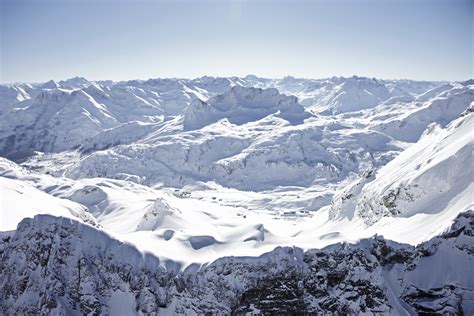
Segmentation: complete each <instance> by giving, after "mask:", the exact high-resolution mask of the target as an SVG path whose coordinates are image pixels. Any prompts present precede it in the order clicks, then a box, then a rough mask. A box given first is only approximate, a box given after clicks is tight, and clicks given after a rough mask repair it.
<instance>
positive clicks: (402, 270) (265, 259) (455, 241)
mask: <svg viewBox="0 0 474 316" xmlns="http://www.w3.org/2000/svg"><path fill="white" fill-rule="evenodd" d="M473 225H474V214H473V212H472V211H471V212H466V213H463V214H460V215H459V216H458V218H457V219H456V220H455V222H454V224H453V225H452V226H451V228H450V229H449V230H448V231H446V232H445V233H443V234H442V235H440V236H439V237H436V238H434V239H432V240H430V241H427V242H425V243H423V244H421V245H419V246H417V247H413V246H408V245H403V244H397V243H394V242H390V241H387V240H384V239H383V238H382V237H375V238H371V239H365V240H361V241H360V242H358V243H356V244H336V245H333V246H330V247H327V248H324V249H312V250H308V251H306V252H304V251H303V250H301V249H299V248H277V249H275V250H274V251H272V252H269V253H266V254H264V255H262V256H260V257H254V258H249V257H226V258H221V259H218V260H216V261H214V262H213V263H210V264H208V265H204V266H201V267H199V266H189V267H188V268H187V269H185V270H182V269H180V266H179V264H176V263H173V262H172V261H166V260H165V261H162V260H159V259H158V258H156V257H154V256H153V255H150V254H143V253H140V252H139V251H138V250H136V249H135V248H134V247H133V246H131V245H129V244H127V243H123V242H120V241H117V240H115V239H113V238H111V237H110V236H108V235H107V234H106V233H104V232H102V231H100V230H98V229H95V228H93V227H91V226H88V225H85V224H81V223H79V222H76V221H73V220H70V219H65V218H60V217H52V216H48V215H41V216H36V217H35V218H34V219H26V220H23V221H22V222H21V223H20V224H19V226H18V229H17V230H16V231H15V232H14V233H13V234H10V235H4V236H3V237H2V239H1V241H0V256H1V260H0V268H1V270H2V272H3V273H2V274H1V276H0V288H1V291H0V298H1V299H0V310H1V311H2V313H5V314H25V313H26V314H42V313H45V314H50V313H55V314H66V313H67V314H84V313H94V314H104V313H108V314H115V313H126V314H129V315H133V314H141V313H144V314H150V313H153V314H154V313H158V314H186V315H190V314H205V313H212V314H230V313H237V314H240V313H249V312H253V313H257V314H271V313H278V314H286V313H298V314H299V313H349V314H353V313H382V314H410V313H435V314H446V313H449V314H465V315H469V314H471V313H472V312H474V305H473V303H472V299H471V298H472V295H473V294H474V293H473V291H474V279H473V275H472V273H470V271H469V269H470V266H472V260H473V259H474V257H473V256H474V251H473V248H472V245H473V242H474V240H473V238H474V234H473Z"/></svg>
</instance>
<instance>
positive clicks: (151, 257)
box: [0, 76, 474, 314]
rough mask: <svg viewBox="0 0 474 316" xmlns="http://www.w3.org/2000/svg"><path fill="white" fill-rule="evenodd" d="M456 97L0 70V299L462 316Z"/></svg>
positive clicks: (462, 159) (463, 254)
mask: <svg viewBox="0 0 474 316" xmlns="http://www.w3.org/2000/svg"><path fill="white" fill-rule="evenodd" d="M473 108H474V85H473V82H472V80H471V81H466V82H451V83H448V82H415V81H409V80H379V79H370V78H362V77H356V76H354V77H350V78H341V77H333V78H326V79H299V78H293V77H285V78H283V79H267V78H259V77H256V76H247V77H243V78H239V77H229V78H214V77H201V78H197V79H192V80H191V79H150V80H132V81H123V82H112V81H98V82H90V81H88V80H86V79H84V78H78V77H76V78H72V79H68V80H63V81H59V82H55V81H49V82H46V83H39V84H13V85H1V86H0V156H1V157H0V190H1V194H0V206H1V209H0V219H1V222H0V270H1V271H6V272H2V275H1V276H0V288H1V289H2V291H0V298H1V299H0V312H2V313H5V314H25V313H26V314H31V313H33V314H38V313H56V314H82V313H110V314H121V313H126V314H140V313H143V314H149V313H156V312H158V313H159V314H175V313H185V314H193V313H195V314H203V313H214V314H229V313H237V314H239V313H251V312H254V313H265V314H267V313H269V314H271V313H309V314H311V313H323V312H339V313H349V314H351V313H381V314H414V313H441V314H442V313H455V314H456V313H464V314H472V313H473V312H474V305H473V304H472V295H473V291H474V280H472V277H471V275H472V273H470V270H472V269H470V268H469V267H470V266H472V261H473V260H474V256H473V254H474V251H473V240H472V236H473V235H472V225H473V220H472V219H473V214H472V210H474V205H473V196H474V185H473V179H474V171H473V170H474V168H473V163H472V161H473V159H472V158H473V157H472V156H473V148H474V112H473ZM17 225H18V226H17ZM374 236H376V237H374ZM381 236H383V237H381ZM446 258H449V259H446Z"/></svg>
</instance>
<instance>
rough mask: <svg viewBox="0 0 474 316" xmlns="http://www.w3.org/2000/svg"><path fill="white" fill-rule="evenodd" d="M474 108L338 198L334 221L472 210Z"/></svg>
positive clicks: (431, 132) (435, 128)
mask: <svg viewBox="0 0 474 316" xmlns="http://www.w3.org/2000/svg"><path fill="white" fill-rule="evenodd" d="M471 109H472V107H471V108H470V109H469V110H467V111H466V112H465V114H463V115H462V116H461V117H459V118H458V119H456V120H454V121H452V122H451V123H450V124H449V125H448V126H447V127H446V128H445V129H443V128H441V127H440V126H439V125H435V123H433V125H431V126H430V128H429V129H428V130H427V131H426V132H425V134H424V135H423V136H422V138H421V139H420V140H419V141H418V142H417V143H416V144H415V145H413V146H411V147H409V148H408V149H407V150H405V151H403V152H402V153H401V154H400V155H399V156H397V157H396V158H395V159H394V160H392V161H391V162H389V163H388V164H387V165H386V166H384V167H382V168H381V169H380V170H378V171H377V173H376V175H375V176H374V173H375V172H373V171H371V172H369V173H368V174H366V175H364V176H363V177H362V178H361V180H357V181H356V182H354V183H353V184H351V185H350V186H348V187H347V188H346V189H345V190H343V191H342V192H341V193H339V194H338V195H336V198H335V199H334V201H333V205H332V206H331V213H332V216H333V217H338V216H342V217H349V218H352V217H354V216H355V215H357V216H360V217H362V218H363V219H364V220H365V221H366V222H367V223H369V224H370V223H374V222H375V221H377V220H379V219H380V218H381V217H383V216H401V217H411V216H415V215H417V214H422V213H425V214H437V213H440V214H450V215H448V216H455V214H457V213H458V212H459V211H463V210H467V209H471V208H473V196H474V184H473V179H474V168H473V167H474V166H473V150H474V134H473V131H474V113H472V110H471Z"/></svg>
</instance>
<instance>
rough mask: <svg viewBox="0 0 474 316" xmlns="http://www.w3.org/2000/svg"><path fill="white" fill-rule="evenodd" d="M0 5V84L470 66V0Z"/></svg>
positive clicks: (446, 71)
mask: <svg viewBox="0 0 474 316" xmlns="http://www.w3.org/2000/svg"><path fill="white" fill-rule="evenodd" d="M0 2H1V7H0V10H1V15H0V27H1V30H0V32H1V46H0V52H1V64H0V81H1V82H16V81H28V82H38V81H46V80H49V79H65V78H69V77H74V76H84V77H86V78H88V79H94V80H97V79H113V80H120V79H135V78H141V79H147V78H156V77H191V78H193V77H199V76H202V75H219V76H228V75H237V76H244V75H246V74H255V75H258V76H267V77H283V76H286V75H293V76H297V77H308V78H321V77H329V76H334V75H336V76H351V75H354V74H356V75H361V76H370V77H378V78H410V79H436V80H464V79H467V78H471V77H473V72H474V69H473V41H474V38H473V37H474V36H473V29H474V22H473V19H474V8H473V2H474V0H472V1H471V0H398V1H397V0H391V1H388V0H387V1H384V0H372V1H368V0H365V1H358V0H346V1H329V0H325V1H297V0H293V1H278V0H277V1H262V0H247V1H243V0H242V1H225V0H221V1H218V0H214V1H171V0H169V1H151V0H150V1H136V0H128V1H124V0H119V1H112V0H61V1H59V0H0Z"/></svg>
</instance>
